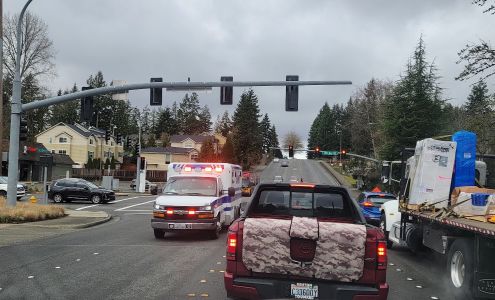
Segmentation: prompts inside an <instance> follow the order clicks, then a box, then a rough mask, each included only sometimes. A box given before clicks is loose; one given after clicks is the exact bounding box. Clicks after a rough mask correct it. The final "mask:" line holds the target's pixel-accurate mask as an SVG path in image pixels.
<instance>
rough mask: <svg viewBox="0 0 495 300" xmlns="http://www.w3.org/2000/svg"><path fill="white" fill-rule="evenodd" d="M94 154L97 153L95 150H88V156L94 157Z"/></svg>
mask: <svg viewBox="0 0 495 300" xmlns="http://www.w3.org/2000/svg"><path fill="white" fill-rule="evenodd" d="M94 156H95V153H94V152H93V151H88V158H91V159H93V157H94Z"/></svg>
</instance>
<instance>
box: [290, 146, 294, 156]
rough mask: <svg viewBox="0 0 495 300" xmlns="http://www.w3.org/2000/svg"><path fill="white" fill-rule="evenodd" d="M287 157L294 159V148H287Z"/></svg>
mask: <svg viewBox="0 0 495 300" xmlns="http://www.w3.org/2000/svg"><path fill="white" fill-rule="evenodd" d="M289 157H294V147H293V146H289Z"/></svg>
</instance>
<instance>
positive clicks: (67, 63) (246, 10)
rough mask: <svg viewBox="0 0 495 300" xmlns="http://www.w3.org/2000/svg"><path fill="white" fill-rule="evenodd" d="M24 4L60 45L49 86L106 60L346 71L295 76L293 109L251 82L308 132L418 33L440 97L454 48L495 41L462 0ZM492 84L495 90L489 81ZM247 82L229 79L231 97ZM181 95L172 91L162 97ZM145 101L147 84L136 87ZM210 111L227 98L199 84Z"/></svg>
mask: <svg viewBox="0 0 495 300" xmlns="http://www.w3.org/2000/svg"><path fill="white" fill-rule="evenodd" d="M24 2H25V1H24V0H22V1H21V0H6V1H4V12H6V13H8V14H14V13H18V12H19V11H20V10H21V8H22V5H23V4H24ZM29 10H30V11H31V12H32V13H34V14H37V15H39V16H40V17H41V18H43V19H44V20H45V22H46V23H47V24H48V30H49V35H50V38H51V39H52V40H53V42H54V46H55V49H56V52H57V53H56V60H55V63H56V71H57V74H58V75H57V77H55V78H52V79H50V80H48V81H47V85H48V86H49V87H50V89H51V90H53V91H56V90H58V89H59V88H62V89H63V88H70V87H71V86H72V84H73V83H74V82H75V83H77V85H78V86H79V87H81V86H82V85H84V83H85V81H86V79H87V78H88V76H89V75H90V74H94V73H96V72H97V71H98V70H101V71H102V72H103V74H104V77H105V79H106V80H107V82H110V81H111V80H112V79H123V80H127V81H128V82H129V83H138V82H147V81H149V78H150V77H163V78H164V80H165V81H185V80H187V77H191V80H192V81H216V80H219V78H220V76H222V75H231V76H234V80H236V81H247V80H249V81H251V80H284V79H285V75H288V74H295V75H299V78H300V80H351V81H352V82H353V85H352V86H324V87H302V88H300V89H299V112H297V113H294V112H285V104H284V103H285V88H282V87H263V88H260V87H255V88H254V90H255V92H256V94H257V95H258V96H259V99H260V108H261V112H262V113H265V112H266V113H268V114H269V116H270V119H271V120H272V122H273V123H274V124H275V125H276V127H277V131H278V133H279V136H281V137H282V136H283V135H284V134H285V133H286V132H287V131H289V130H294V131H296V132H297V133H299V134H300V136H301V137H302V139H303V140H304V141H306V139H307V134H308V131H309V127H310V126H311V123H312V121H313V119H314V118H315V116H316V115H317V113H318V111H319V109H320V108H321V106H322V105H323V104H324V103H325V101H327V102H328V103H329V104H334V103H345V102H347V100H348V99H349V97H350V96H351V95H352V94H353V92H354V91H355V90H356V89H357V88H358V87H361V86H363V85H364V84H365V83H366V82H367V81H369V80H370V79H371V78H372V77H375V78H378V79H384V80H392V81H395V80H397V79H398V78H399V74H400V73H401V72H402V71H403V70H404V66H405V64H406V63H407V60H408V58H409V57H410V56H411V54H412V52H413V51H414V48H415V46H416V44H417V42H418V39H419V37H420V36H421V35H423V38H424V40H425V43H426V51H427V58H428V60H429V61H433V60H434V61H435V64H436V65H437V67H438V69H439V75H440V76H441V79H440V83H441V87H442V88H444V97H445V98H447V99H450V100H449V101H450V102H451V103H454V104H460V103H463V102H464V101H465V99H466V97H467V95H468V94H469V90H470V84H472V83H473V81H469V82H458V81H455V80H454V78H455V76H457V75H458V74H459V72H460V71H461V70H462V66H461V65H457V64H456V60H457V52H458V51H459V50H460V49H461V48H462V47H463V45H465V44H466V43H467V42H477V41H478V40H479V39H485V40H491V41H492V42H495V34H494V28H495V16H493V15H487V14H483V13H482V8H479V7H477V6H475V5H472V4H471V1H469V0H436V1H397V0H390V1H369V0H362V1H344V0H342V1H330V0H321V1H320V0H312V1H308V0H306V1H303V0H299V1H295V0H278V1H275V0H270V1H268V0H249V1H246V0H224V1H220V0H217V1H210V0H174V1H172V0H170V1H168V0H146V1H144V0H141V1H139V0H125V1H124V0H84V1H74V0H70V1H67V0H34V1H33V2H32V3H31V5H30V8H29ZM489 88H490V90H491V91H492V92H493V91H494V90H495V84H494V81H493V80H491V81H489ZM242 91H243V88H235V89H234V97H235V100H234V104H237V102H238V98H239V95H240V94H241V93H242ZM182 96H183V95H181V94H179V93H168V94H166V95H165V103H166V104H170V103H172V102H173V101H174V100H180V99H181V98H182ZM130 98H131V102H132V104H133V105H136V106H140V107H142V106H144V105H146V104H147V103H148V102H149V93H148V91H141V92H131V93H130ZM200 99H201V104H202V105H203V104H207V105H208V106H209V107H210V109H211V112H212V115H213V119H216V115H217V114H221V113H222V112H223V111H224V110H225V109H228V110H229V111H230V112H231V113H232V112H233V111H234V110H235V105H233V106H223V107H222V106H220V105H219V91H218V89H215V90H214V91H213V92H212V93H211V94H200Z"/></svg>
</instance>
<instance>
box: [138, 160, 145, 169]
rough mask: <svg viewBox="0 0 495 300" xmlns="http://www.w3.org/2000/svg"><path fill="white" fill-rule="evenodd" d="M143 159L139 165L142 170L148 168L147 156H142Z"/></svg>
mask: <svg viewBox="0 0 495 300" xmlns="http://www.w3.org/2000/svg"><path fill="white" fill-rule="evenodd" d="M139 159H141V164H140V165H139V169H140V170H145V169H146V158H145V157H140V158H139Z"/></svg>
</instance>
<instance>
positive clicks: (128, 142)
mask: <svg viewBox="0 0 495 300" xmlns="http://www.w3.org/2000/svg"><path fill="white" fill-rule="evenodd" d="M126 146H127V147H126V148H127V149H129V148H131V138H130V137H127V141H126Z"/></svg>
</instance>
